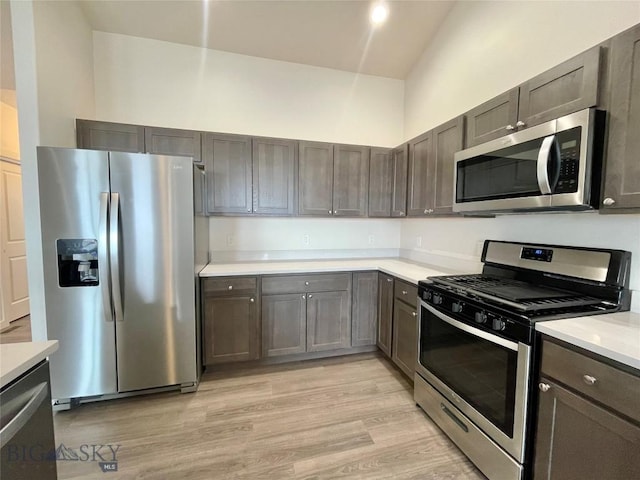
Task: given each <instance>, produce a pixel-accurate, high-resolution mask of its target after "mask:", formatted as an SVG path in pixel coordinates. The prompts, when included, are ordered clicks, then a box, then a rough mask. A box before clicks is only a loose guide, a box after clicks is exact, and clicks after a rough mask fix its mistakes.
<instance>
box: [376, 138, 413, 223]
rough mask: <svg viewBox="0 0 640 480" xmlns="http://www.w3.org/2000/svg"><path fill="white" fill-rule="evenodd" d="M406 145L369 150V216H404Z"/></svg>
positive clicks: (405, 206)
mask: <svg viewBox="0 0 640 480" xmlns="http://www.w3.org/2000/svg"><path fill="white" fill-rule="evenodd" d="M408 150H409V145H408V144H405V145H403V146H401V147H398V148H395V149H393V150H389V149H388V148H376V147H373V148H371V157H370V158H371V160H370V168H369V216H370V217H404V216H406V214H407V168H408Z"/></svg>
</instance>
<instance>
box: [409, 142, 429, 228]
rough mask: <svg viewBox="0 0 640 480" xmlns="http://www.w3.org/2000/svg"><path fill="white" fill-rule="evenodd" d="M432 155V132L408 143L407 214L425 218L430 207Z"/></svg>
mask: <svg viewBox="0 0 640 480" xmlns="http://www.w3.org/2000/svg"><path fill="white" fill-rule="evenodd" d="M432 155H433V132H431V131H429V132H426V133H423V134H422V135H420V136H419V137H416V138H414V139H413V140H411V141H409V178H408V180H407V214H408V215H409V216H426V215H428V214H429V211H428V209H429V206H430V200H431V199H430V196H431V192H430V187H431V185H430V183H429V163H430V162H431V156H432Z"/></svg>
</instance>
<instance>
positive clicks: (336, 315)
mask: <svg viewBox="0 0 640 480" xmlns="http://www.w3.org/2000/svg"><path fill="white" fill-rule="evenodd" d="M350 320H351V302H350V295H349V292H348V291H346V290H342V291H337V292H318V293H310V294H308V295H307V352H321V351H324V350H337V349H341V348H349V347H350V346H351V335H350V333H351V322H350Z"/></svg>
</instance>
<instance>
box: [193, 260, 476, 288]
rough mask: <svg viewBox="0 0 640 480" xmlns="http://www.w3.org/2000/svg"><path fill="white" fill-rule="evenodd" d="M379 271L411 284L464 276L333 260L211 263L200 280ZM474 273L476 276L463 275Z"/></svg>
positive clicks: (409, 265) (406, 264)
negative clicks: (445, 276) (224, 277)
mask: <svg viewBox="0 0 640 480" xmlns="http://www.w3.org/2000/svg"><path fill="white" fill-rule="evenodd" d="M368 270H378V271H380V272H383V273H387V274H389V275H393V276H394V277H397V278H399V279H401V280H404V281H406V282H409V283H413V284H416V285H417V284H418V281H419V280H424V279H425V278H427V277H431V276H436V275H451V274H458V273H462V272H459V271H456V270H451V269H446V268H443V267H436V266H432V265H425V264H420V263H415V262H411V261H409V260H404V259H398V258H358V259H334V260H294V261H263V262H242V263H210V264H209V265H207V266H206V267H205V268H204V269H203V270H202V271H201V272H200V276H201V277H221V276H233V275H273V274H293V273H328V272H356V271H368ZM464 273H475V272H464Z"/></svg>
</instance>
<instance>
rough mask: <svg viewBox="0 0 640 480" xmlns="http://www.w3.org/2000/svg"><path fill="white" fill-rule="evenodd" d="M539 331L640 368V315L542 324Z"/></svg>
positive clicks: (597, 316) (576, 319)
mask: <svg viewBox="0 0 640 480" xmlns="http://www.w3.org/2000/svg"><path fill="white" fill-rule="evenodd" d="M536 330H537V331H539V332H542V333H545V334H547V335H549V336H552V337H555V338H557V339H559V340H564V341H565V342H567V343H570V344H572V345H576V346H578V347H582V348H584V349H585V350H589V351H591V352H593V353H597V354H599V355H603V356H605V357H608V358H610V359H612V360H616V361H618V362H620V363H623V364H625V365H629V366H630V367H634V368H637V369H640V313H633V312H620V313H611V314H605V315H594V316H589V317H577V318H567V319H563V320H552V321H549V322H539V323H537V324H536Z"/></svg>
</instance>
